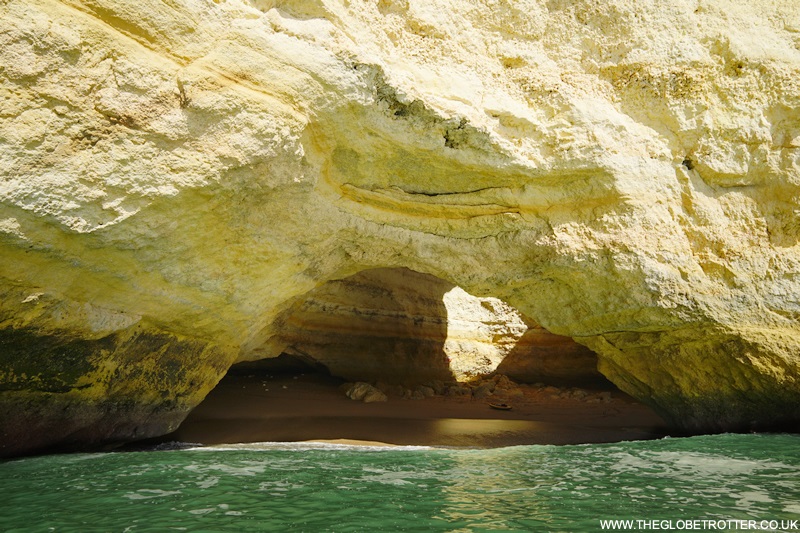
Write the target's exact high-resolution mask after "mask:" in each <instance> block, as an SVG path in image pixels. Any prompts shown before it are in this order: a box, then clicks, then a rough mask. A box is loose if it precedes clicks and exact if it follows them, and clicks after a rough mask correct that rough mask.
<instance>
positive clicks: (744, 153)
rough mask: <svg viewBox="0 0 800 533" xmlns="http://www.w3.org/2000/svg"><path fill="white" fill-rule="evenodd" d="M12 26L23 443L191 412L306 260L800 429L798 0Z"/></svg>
mask: <svg viewBox="0 0 800 533" xmlns="http://www.w3.org/2000/svg"><path fill="white" fill-rule="evenodd" d="M0 26H1V27H2V31H0V79H2V83H0V173H2V178H1V179H0V253H1V254H2V261H0V291H1V292H2V294H3V297H2V305H0V313H2V314H0V328H1V329H2V332H0V413H3V417H2V419H0V431H1V432H2V434H1V435H0V442H2V445H3V446H5V447H6V450H8V449H9V447H10V444H9V443H11V442H18V441H19V440H20V439H21V438H23V437H24V438H25V439H26V441H25V444H24V445H20V446H18V448H19V449H29V450H30V449H36V448H41V447H44V446H48V445H52V444H56V443H58V442H65V441H71V442H74V443H76V444H78V445H79V444H80V443H86V442H101V441H106V440H108V441H110V440H115V439H126V438H133V437H137V436H144V435H152V434H157V433H160V432H165V431H168V430H169V429H170V428H171V427H174V425H175V424H177V423H178V422H179V421H180V420H181V418H182V417H183V416H185V413H186V412H188V410H189V409H191V407H192V406H193V405H195V404H196V403H197V402H198V401H199V400H200V399H201V398H202V397H203V396H204V395H205V393H206V392H207V391H208V390H209V389H210V388H211V387H213V385H214V383H215V382H216V381H217V380H218V379H219V378H220V377H221V376H222V375H223V374H224V372H225V369H226V368H227V366H228V365H230V364H231V363H232V362H234V361H236V360H248V359H253V358H254V357H256V355H255V354H260V355H259V356H267V355H273V356H274V355H277V354H278V353H279V351H280V349H281V344H282V341H281V337H280V336H281V331H280V328H279V325H280V323H281V320H280V319H279V318H280V317H282V316H285V313H286V312H287V311H288V310H289V309H292V308H293V306H296V305H298V302H301V301H303V299H304V295H306V294H307V293H309V291H312V290H313V289H315V288H316V287H319V286H321V285H322V284H324V283H325V282H327V281H329V280H338V279H344V278H346V277H348V276H351V275H354V274H357V273H358V272H361V271H363V270H367V269H374V268H396V267H406V268H410V269H413V270H415V271H417V272H421V273H426V274H430V275H433V276H436V277H438V278H441V279H443V280H446V281H447V282H450V283H453V284H454V285H458V286H460V287H462V288H463V289H464V290H466V291H467V292H469V293H471V294H475V295H477V296H481V297H488V296H491V297H495V298H499V299H501V300H503V301H504V302H506V303H508V304H509V305H512V306H514V307H515V308H517V309H518V310H519V311H520V312H521V313H523V314H524V315H525V316H527V317H530V318H531V319H532V320H534V321H535V322H537V323H538V324H541V325H542V326H543V327H544V328H546V329H547V330H548V331H550V332H552V333H554V334H558V335H565V336H569V337H572V338H574V339H575V340H577V341H578V342H580V343H582V344H585V345H586V346H589V347H590V348H591V349H592V350H594V351H595V352H596V353H597V354H598V357H599V365H600V369H601V371H602V372H603V373H604V374H605V375H606V376H607V377H608V378H609V379H611V380H612V381H613V382H614V383H616V384H617V385H618V386H619V387H620V388H622V389H623V390H625V391H628V392H630V393H631V394H633V395H635V396H637V397H639V398H641V399H642V400H644V401H646V402H648V403H650V404H651V405H653V406H655V407H656V408H657V409H658V410H659V411H660V412H661V413H662V414H663V415H664V416H665V417H666V418H668V419H669V420H671V421H672V422H673V423H674V424H675V425H677V426H680V427H683V428H686V429H691V430H724V429H742V428H749V427H751V426H752V427H758V426H764V427H771V426H775V425H776V424H790V427H793V428H795V429H796V428H797V424H798V421H799V420H800V382H799V381H798V380H799V379H800V375H799V370H798V369H799V368H800V346H799V344H800V336H798V333H799V332H798V329H800V328H799V327H798V316H800V299H798V294H800V281H799V280H798V272H800V252H799V250H800V249H799V248H798V237H800V208H798V199H799V197H800V194H799V193H800V50H799V48H800V11H799V10H798V9H797V7H796V5H794V3H793V2H781V1H779V0H774V1H770V0H753V1H751V2H747V3H746V4H744V3H740V2H730V1H727V0H691V1H689V0H679V1H676V2H670V3H669V5H664V4H663V3H659V4H653V3H642V2H636V1H634V0H610V1H608V2H603V3H602V4H597V3H596V2H593V1H589V0H577V1H569V2H566V1H559V0H551V1H547V2H545V1H538V0H520V1H518V2H505V1H491V2H489V1H485V2H473V1H467V0H433V1H421V0H378V1H377V2H375V1H366V0H349V1H345V0H252V1H250V2H246V1H244V0H214V1H212V0H176V1H171V2H160V1H156V0H135V1H134V0H60V1H59V0H25V1H22V0H6V1H4V2H0ZM10 413H13V416H11V415H10ZM33 416H36V417H38V419H39V420H41V421H42V422H41V425H39V426H33V427H32V426H30V425H27V424H26V422H25V421H26V420H31V417H33ZM145 422H147V423H145ZM56 426H57V427H58V428H59V429H58V431H51V429H52V428H54V427H56ZM15 446H16V445H15ZM5 453H10V452H8V451H6V452H5Z"/></svg>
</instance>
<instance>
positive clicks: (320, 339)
mask: <svg viewBox="0 0 800 533" xmlns="http://www.w3.org/2000/svg"><path fill="white" fill-rule="evenodd" d="M278 322H279V324H280V330H281V334H280V336H279V337H280V342H279V343H278V344H279V345H280V346H285V348H283V351H285V352H286V353H289V354H294V355H297V356H299V357H301V358H302V359H305V360H308V361H314V362H316V363H320V364H322V365H324V366H325V367H326V368H327V369H328V371H329V372H330V373H331V374H333V375H335V376H338V377H342V378H345V379H348V380H351V381H372V382H375V381H383V382H386V383H393V384H401V385H406V386H412V385H419V384H422V383H425V382H429V381H433V380H440V381H445V382H447V381H471V380H474V379H478V378H481V377H486V376H490V375H492V374H494V373H495V372H500V373H503V374H506V375H508V376H509V377H511V378H513V379H515V380H517V381H521V382H527V383H536V382H543V383H558V384H567V383H568V384H573V385H574V384H578V383H591V382H595V383H596V382H598V381H601V380H602V376H601V375H600V374H599V372H598V371H597V356H596V355H595V354H594V353H593V352H592V351H591V350H589V349H588V348H586V347H585V346H582V345H579V344H577V343H576V342H575V341H573V340H572V339H570V338H569V337H562V336H559V335H553V334H551V333H548V332H547V331H546V330H544V329H543V328H542V327H541V326H538V325H537V324H535V323H533V322H532V321H531V320H530V319H526V318H525V317H523V316H522V315H521V314H520V313H519V312H518V311H516V310H515V309H513V308H511V307H510V306H508V305H507V304H504V303H503V302H502V301H500V300H498V299H496V298H491V297H484V298H480V297H476V296H472V295H470V294H468V293H467V292H465V291H464V290H463V289H461V288H459V287H456V286H455V285H453V284H452V283H449V282H447V281H445V280H442V279H439V278H436V277H434V276H431V275H429V274H422V273H419V272H414V271H412V270H408V269H405V268H382V269H373V270H367V271H364V272H360V273H358V274H355V275H353V276H349V277H347V278H345V279H342V280H332V281H329V282H327V283H325V284H324V285H322V286H320V287H318V288H316V289H314V290H313V291H311V292H309V293H308V294H306V295H305V296H304V300H303V301H302V302H301V303H299V304H297V305H295V306H294V307H293V308H292V309H291V310H289V311H288V312H287V313H286V314H285V316H283V317H281V318H280V319H279V321H278ZM269 347H270V348H272V349H274V345H273V343H270V345H269ZM256 354H258V355H259V356H266V355H272V354H268V353H265V352H263V351H261V350H255V351H254V352H253V355H256Z"/></svg>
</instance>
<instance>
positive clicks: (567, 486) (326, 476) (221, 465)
mask: <svg viewBox="0 0 800 533" xmlns="http://www.w3.org/2000/svg"><path fill="white" fill-rule="evenodd" d="M0 496H1V498H0V529H2V530H3V531H9V532H10V531H25V532H28V531H76V532H92V531H119V532H122V531H130V532H141V531H191V532H206V531H208V532H211V531H309V532H315V531H337V532H338V531H375V532H381V531H443V532H444V531H453V532H461V531H600V530H602V524H601V520H625V519H630V520H633V521H634V522H633V524H631V525H632V526H633V527H635V526H637V525H638V526H640V527H639V529H642V527H644V526H647V527H649V528H650V529H652V528H653V526H654V525H657V526H658V527H660V528H662V529H663V528H664V526H670V525H671V527H673V528H674V529H675V528H678V527H679V526H680V527H681V529H684V528H685V527H686V522H685V521H686V520H755V521H758V524H761V521H762V520H774V521H775V522H773V524H772V525H773V526H774V525H776V524H777V525H778V530H785V531H800V526H796V524H793V523H792V521H793V520H795V521H796V520H800V436H798V435H716V436H703V437H693V438H683V439H677V438H673V439H663V440H657V441H639V442H626V443H617V444H593V445H581V446H516V447H509V448H496V449H488V450H465V449H461V450H458V449H432V448H354V447H347V446H336V445H309V444H260V445H240V446H231V447H227V448H199V449H186V450H172V451H150V452H128V453H105V454H79V455H54V456H44V457H35V458H27V459H20V460H15V461H9V462H5V463H1V464H0ZM636 520H640V521H642V520H658V521H659V522H657V523H652V522H648V523H644V522H639V523H637V522H636ZM662 521H663V522H662ZM670 521H671V522H670ZM781 521H782V522H783V524H781ZM697 524H700V523H699V522H698V523H697ZM735 524H736V523H733V522H726V526H727V525H730V526H731V527H730V529H729V530H731V531H734V530H737V529H736V525H735ZM745 524H747V522H745ZM715 525H722V524H721V523H717V524H715ZM763 525H765V526H768V525H769V524H768V523H766V522H765V523H764V524H763ZM781 527H783V528H784V529H780V528H781ZM738 530H741V528H739V529H738ZM767 530H769V529H767Z"/></svg>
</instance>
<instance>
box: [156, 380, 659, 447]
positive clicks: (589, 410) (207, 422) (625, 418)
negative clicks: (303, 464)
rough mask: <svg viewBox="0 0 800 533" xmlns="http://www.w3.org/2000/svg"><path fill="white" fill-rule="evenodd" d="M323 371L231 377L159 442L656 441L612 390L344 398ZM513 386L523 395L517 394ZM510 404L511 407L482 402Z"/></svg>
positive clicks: (646, 415)
mask: <svg viewBox="0 0 800 533" xmlns="http://www.w3.org/2000/svg"><path fill="white" fill-rule="evenodd" d="M341 383H342V381H341V380H337V379H335V378H331V377H329V376H325V375H321V374H299V375H294V376H292V375H277V376H273V377H270V378H268V377H267V376H266V375H261V376H259V375H235V374H234V375H229V376H227V377H226V378H225V379H224V380H223V381H222V382H220V384H219V385H218V386H217V387H216V388H215V389H214V390H213V391H212V392H211V394H209V396H208V397H207V398H206V400H205V401H204V402H203V403H202V404H200V405H199V406H198V407H197V408H196V409H195V410H194V411H193V412H192V413H191V414H190V415H189V417H188V418H187V419H186V421H185V422H184V423H183V424H182V425H181V427H180V428H179V429H178V430H177V431H176V432H175V433H172V434H171V435H168V436H167V437H166V439H165V440H177V441H182V442H192V443H201V444H205V445H211V444H230V443H247V442H297V441H324V442H342V443H348V444H354V443H362V444H370V445H378V444H396V445H422V446H468V447H495V446H512V445H522V444H581V443H599V442H617V441H623V440H639V439H650V438H658V437H660V436H663V434H664V422H663V420H661V418H659V417H658V415H656V414H655V413H654V412H653V411H652V410H650V409H649V408H648V407H646V406H644V405H642V404H639V403H637V402H635V401H633V400H632V399H631V398H629V397H628V396H626V395H624V394H623V393H621V392H619V391H615V392H612V393H610V394H609V393H608V392H606V393H602V392H599V391H578V390H576V389H555V388H554V387H535V386H528V385H521V386H519V388H518V389H517V392H516V396H510V395H506V396H504V395H503V393H498V394H497V395H494V396H490V397H488V398H483V399H475V398H472V397H471V396H433V397H429V398H425V399H420V400H412V399H403V398H399V397H394V396H389V401H387V402H374V403H363V402H360V401H354V400H351V399H349V398H348V397H347V396H346V395H345V394H344V392H342V390H341V389H340V385H341ZM520 391H521V392H520ZM489 402H494V403H498V402H504V403H507V404H510V405H511V406H512V409H511V410H510V411H500V410H496V409H493V408H491V407H489V405H488V404H489Z"/></svg>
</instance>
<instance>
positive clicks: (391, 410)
mask: <svg viewBox="0 0 800 533" xmlns="http://www.w3.org/2000/svg"><path fill="white" fill-rule="evenodd" d="M279 324H280V328H279V329H280V342H278V343H275V342H274V339H272V340H271V343H272V345H279V346H281V347H282V352H281V353H280V355H279V356H277V357H266V358H263V359H260V360H255V361H248V362H243V363H240V364H237V365H234V366H233V367H231V369H230V371H229V372H228V375H227V376H226V377H225V378H224V379H223V380H222V381H221V382H220V384H219V385H218V386H217V388H216V389H215V390H214V391H212V393H211V394H210V395H209V397H208V398H207V399H206V401H205V402H203V404H201V405H200V406H199V407H198V408H197V409H196V410H195V411H194V412H193V413H192V414H191V415H190V416H189V418H188V419H187V421H186V422H185V423H184V424H183V425H182V427H181V429H180V430H179V432H178V434H177V438H180V439H181V440H190V441H199V442H204V441H211V442H231V441H236V442H242V441H276V440H277V441H297V440H312V439H316V440H319V439H323V440H330V439H357V440H366V441H385V442H391V443H395V444H442V445H479V446H481V445H504V444H528V443H573V442H600V441H607V440H621V439H622V438H625V439H627V438H646V437H648V436H651V435H652V436H655V435H656V434H657V433H658V432H657V431H653V428H654V427H655V426H658V425H659V424H660V420H659V419H657V417H656V416H655V415H654V414H653V413H652V412H651V411H649V409H647V408H646V407H644V406H642V405H640V404H638V403H636V402H634V401H633V400H631V399H630V398H629V397H627V396H626V395H624V394H623V393H621V392H620V391H619V390H617V389H616V387H614V385H613V384H611V383H610V382H609V381H608V380H606V379H605V377H603V376H602V375H601V374H600V373H599V372H598V370H597V356H596V354H594V353H593V352H592V351H591V350H589V349H588V348H586V347H584V346H582V345H580V344H578V343H576V342H575V341H574V340H573V339H571V338H569V337H564V336H559V335H554V334H552V333H550V332H548V331H547V330H545V329H544V328H542V327H541V326H540V325H538V324H537V323H535V322H534V321H533V320H531V319H530V318H528V317H525V316H523V315H522V314H521V313H520V312H519V311H517V310H515V309H514V308H512V307H510V306H509V305H507V304H505V303H504V302H502V301H500V300H498V299H496V298H481V297H476V296H472V295H470V294H468V293H467V292H465V291H464V290H462V289H461V288H459V287H457V286H455V285H453V284H452V283H449V282H447V281H445V280H442V279H440V278H437V277H435V276H431V275H428V274H422V273H419V272H415V271H412V270H408V269H405V268H382V269H374V270H367V271H363V272H360V273H358V274H356V275H353V276H350V277H348V278H344V279H340V280H333V281H330V282H328V283H325V284H323V285H321V286H320V287H318V288H316V289H314V290H313V291H311V292H310V293H308V294H307V295H306V296H305V297H304V299H303V300H302V301H299V302H298V303H297V304H296V305H294V306H293V307H292V308H291V309H289V310H288V311H287V312H286V313H284V315H283V316H282V317H281V318H280V319H279ZM262 355H263V354H262ZM354 400H356V401H354ZM407 400H408V401H407ZM410 400H423V401H410ZM503 406H505V407H510V409H507V410H505V409H498V407H503ZM623 412H624V413H625V414H626V416H627V418H625V426H626V427H627V428H630V427H631V426H634V427H639V426H641V428H640V429H641V431H638V432H635V434H625V435H621V434H620V433H619V432H618V431H615V428H617V424H616V422H614V419H616V418H618V416H617V415H620V414H622V413H623ZM603 421H605V422H604V423H601V422H603ZM215 424H216V425H215ZM586 424H589V425H590V426H591V427H592V428H594V429H593V430H592V431H591V432H588V433H587V432H586V431H583V432H581V431H580V430H578V429H576V428H577V427H583V426H585V425H586ZM214 428H216V431H215V430H214ZM220 428H226V429H224V430H222V431H218V430H219V429H220ZM234 428H235V430H234ZM617 429H620V430H621V428H617Z"/></svg>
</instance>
